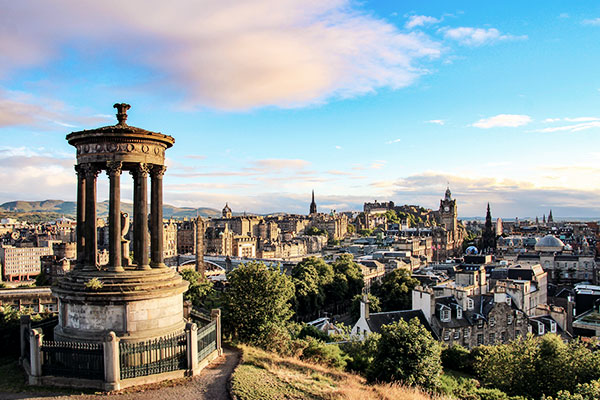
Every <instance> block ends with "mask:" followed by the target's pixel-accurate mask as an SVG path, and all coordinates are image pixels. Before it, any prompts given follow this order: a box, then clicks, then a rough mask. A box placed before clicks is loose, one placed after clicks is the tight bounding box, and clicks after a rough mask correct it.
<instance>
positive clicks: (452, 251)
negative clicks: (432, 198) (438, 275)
mask: <svg viewBox="0 0 600 400" xmlns="http://www.w3.org/2000/svg"><path fill="white" fill-rule="evenodd" d="M437 220H438V226H435V227H433V228H432V239H433V244H432V248H433V250H434V252H435V254H434V256H435V258H436V259H437V260H440V259H445V258H448V257H452V256H458V255H460V254H461V253H462V244H463V241H464V237H465V233H466V231H465V228H464V226H462V224H460V223H459V222H458V211H457V207H456V200H455V199H453V198H452V193H451V192H450V188H447V189H446V193H445V195H444V198H443V199H442V200H440V208H439V210H438V212H437Z"/></svg>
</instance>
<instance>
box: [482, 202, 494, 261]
mask: <svg viewBox="0 0 600 400" xmlns="http://www.w3.org/2000/svg"><path fill="white" fill-rule="evenodd" d="M480 247H481V251H482V252H485V253H490V252H492V251H494V249H496V233H495V232H494V227H493V224H492V212H491V211H490V203H488V205H487V213H486V215H485V226H484V228H483V234H482V237H481V246H480Z"/></svg>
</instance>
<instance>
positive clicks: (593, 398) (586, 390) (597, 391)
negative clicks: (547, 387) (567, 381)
mask: <svg viewBox="0 0 600 400" xmlns="http://www.w3.org/2000/svg"><path fill="white" fill-rule="evenodd" d="M598 399H600V380H595V381H591V382H590V383H583V384H578V385H577V387H576V388H575V391H574V392H573V393H571V392H569V391H567V390H561V391H559V392H558V393H557V394H556V397H551V396H548V397H544V400H598Z"/></svg>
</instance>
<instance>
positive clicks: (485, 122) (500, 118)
mask: <svg viewBox="0 0 600 400" xmlns="http://www.w3.org/2000/svg"><path fill="white" fill-rule="evenodd" d="M530 122H531V117H530V116H528V115H519V114H498V115H496V116H493V117H489V118H483V119H480V120H479V121H477V122H474V123H473V124H472V126H474V127H476V128H482V129H489V128H515V127H517V126H523V125H527V124H528V123H530Z"/></svg>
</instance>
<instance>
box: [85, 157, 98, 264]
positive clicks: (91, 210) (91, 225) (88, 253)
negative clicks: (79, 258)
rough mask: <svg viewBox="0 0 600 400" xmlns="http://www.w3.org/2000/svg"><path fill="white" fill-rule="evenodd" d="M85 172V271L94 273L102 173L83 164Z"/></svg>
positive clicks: (94, 167)
mask: <svg viewBox="0 0 600 400" xmlns="http://www.w3.org/2000/svg"><path fill="white" fill-rule="evenodd" d="M83 170H84V171H85V263H84V267H83V269H84V270H87V271H94V270H96V264H97V256H98V255H97V253H98V234H97V232H96V178H97V177H98V172H100V171H99V170H98V168H97V167H96V166H95V165H93V164H83Z"/></svg>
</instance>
